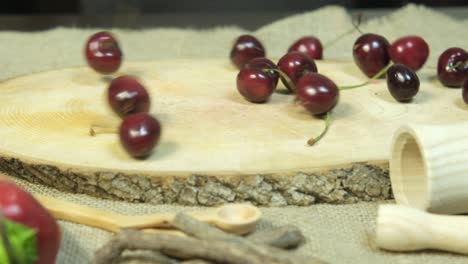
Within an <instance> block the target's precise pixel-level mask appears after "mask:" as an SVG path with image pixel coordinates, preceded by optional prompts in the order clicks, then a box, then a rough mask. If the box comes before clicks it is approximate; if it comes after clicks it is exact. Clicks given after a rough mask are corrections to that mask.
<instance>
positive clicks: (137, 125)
mask: <svg viewBox="0 0 468 264" xmlns="http://www.w3.org/2000/svg"><path fill="white" fill-rule="evenodd" d="M160 135H161V125H160V124H159V122H158V120H157V119H155V118H154V117H152V116H151V115H149V114H147V113H138V114H134V115H129V116H127V117H125V118H124V120H123V121H122V123H121V125H120V128H119V136H120V143H121V144H122V146H123V147H124V149H125V150H126V151H127V152H128V153H129V154H130V155H131V156H132V157H134V158H145V157H147V156H149V155H150V154H151V152H152V150H153V148H154V147H155V146H156V144H157V143H158V141H159V137H160Z"/></svg>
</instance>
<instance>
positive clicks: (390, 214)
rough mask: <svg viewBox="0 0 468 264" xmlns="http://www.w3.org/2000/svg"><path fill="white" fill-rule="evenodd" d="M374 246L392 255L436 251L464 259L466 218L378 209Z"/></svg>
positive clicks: (405, 209) (466, 251)
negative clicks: (406, 252)
mask: <svg viewBox="0 0 468 264" xmlns="http://www.w3.org/2000/svg"><path fill="white" fill-rule="evenodd" d="M376 244H377V246H379V247H381V248H383V249H387V250H392V251H413V250H422V249H439V250H444V251H451V252H456V253H460V254H467V255H468V217H467V216H445V215H434V214H429V213H426V212H424V211H421V210H418V209H413V208H409V207H405V206H398V205H382V206H380V208H379V216H378V219H377V232H376Z"/></svg>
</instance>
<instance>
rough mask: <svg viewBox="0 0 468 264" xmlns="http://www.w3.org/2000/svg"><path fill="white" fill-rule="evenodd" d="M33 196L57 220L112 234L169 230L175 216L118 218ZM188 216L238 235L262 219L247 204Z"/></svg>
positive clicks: (157, 215)
mask: <svg viewBox="0 0 468 264" xmlns="http://www.w3.org/2000/svg"><path fill="white" fill-rule="evenodd" d="M35 197H36V199H37V200H38V201H39V202H40V203H41V204H42V205H43V206H44V207H45V208H47V209H48V210H49V211H50V212H51V213H52V214H53V215H54V217H56V218H57V219H60V220H65V221H70V222H74V223H79V224H84V225H88V226H93V227H97V228H101V229H104V230H108V231H111V232H118V231H120V230H121V229H124V228H136V229H147V228H156V227H172V225H171V223H172V220H173V219H174V217H175V214H151V215H139V216H132V215H121V214H117V213H112V212H107V211H101V210H97V209H94V208H89V207H85V206H81V205H78V204H76V203H71V202H65V201H61V200H58V199H54V198H51V197H47V196H42V195H35ZM187 213H188V214H189V215H191V216H193V217H195V218H196V219H198V220H200V221H203V222H207V223H211V224H214V225H216V226H217V227H219V228H220V229H222V230H224V231H227V232H230V233H234V234H239V235H242V234H246V233H249V232H251V231H253V230H254V229H255V227H256V225H257V223H258V221H259V220H260V217H261V212H260V210H259V209H258V208H257V207H255V206H253V205H250V204H226V205H223V206H221V207H219V208H211V209H207V210H202V211H192V212H187Z"/></svg>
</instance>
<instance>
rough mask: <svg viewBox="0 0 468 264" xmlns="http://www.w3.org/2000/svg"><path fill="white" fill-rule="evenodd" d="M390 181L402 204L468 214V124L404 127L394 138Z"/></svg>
mask: <svg viewBox="0 0 468 264" xmlns="http://www.w3.org/2000/svg"><path fill="white" fill-rule="evenodd" d="M390 180H391V183H392V188H393V193H394V196H395V200H396V201H397V203H399V204H403V205H407V206H410V207H414V208H418V209H422V210H425V211H430V212H433V213H439V214H460V213H468V123H459V124H455V125H443V126H428V125H407V126H403V127H401V128H400V129H399V130H398V131H397V132H396V134H395V136H394V139H393V144H392V149H391V158H390Z"/></svg>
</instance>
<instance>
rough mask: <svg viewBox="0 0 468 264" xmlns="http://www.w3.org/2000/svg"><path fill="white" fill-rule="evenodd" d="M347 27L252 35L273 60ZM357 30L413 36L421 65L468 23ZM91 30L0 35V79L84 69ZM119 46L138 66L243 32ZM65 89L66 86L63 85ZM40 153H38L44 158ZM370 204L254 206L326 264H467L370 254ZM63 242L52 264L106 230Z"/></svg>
mask: <svg viewBox="0 0 468 264" xmlns="http://www.w3.org/2000/svg"><path fill="white" fill-rule="evenodd" d="M351 27H352V25H351V18H350V16H349V15H348V14H347V13H346V11H345V10H343V9H342V8H339V7H326V8H322V9H319V10H316V11H314V12H310V13H304V14H299V15H296V16H291V17H288V18H286V19H282V20H280V21H277V22H275V23H272V24H270V25H267V26H264V27H262V28H260V29H258V30H257V31H255V32H253V33H254V34H255V35H256V36H258V37H259V38H260V39H261V40H262V41H263V42H264V44H265V46H266V48H267V52H268V55H269V56H272V57H279V56H281V55H282V54H283V53H284V52H285V50H286V49H287V47H288V45H289V44H290V43H291V42H292V41H293V40H294V39H296V38H298V37H300V36H303V35H308V34H314V35H316V36H318V37H319V38H320V39H322V41H323V42H325V43H327V42H328V41H331V40H332V39H334V38H335V37H336V36H337V35H339V34H341V33H343V32H346V31H348V30H349V29H350V28H351ZM361 28H362V30H363V31H365V32H376V33H379V34H382V35H385V36H386V37H387V38H388V39H389V40H390V41H393V40H395V39H396V38H397V37H399V36H403V35H408V34H418V35H421V36H423V37H424V38H425V39H426V41H427V42H428V43H429V44H430V47H431V55H430V57H429V61H428V65H431V66H434V65H435V63H436V61H437V56H438V54H440V53H441V52H442V51H443V50H444V49H446V48H448V47H451V46H460V47H464V48H468V47H467V36H468V19H467V20H464V21H456V20H453V19H452V18H450V17H448V16H445V15H443V14H440V13H437V12H435V11H434V10H431V9H429V8H426V7H421V6H415V5H409V6H407V7H405V8H402V9H400V10H398V11H396V12H394V13H392V14H390V15H388V16H385V17H381V18H378V19H375V20H371V21H367V22H366V23H365V24H364V25H362V26H361ZM95 31H96V29H78V28H57V29H54V30H50V31H45V32H34V33H30V32H26V33H19V32H0V54H1V56H0V79H5V78H10V77H13V76H17V75H20V74H27V73H31V72H35V71H41V70H46V69H53V68H61V67H67V66H75V65H84V64H85V62H84V60H83V57H82V56H83V54H82V49H83V43H84V41H85V40H86V38H87V37H88V36H89V35H90V34H91V33H93V32H95ZM112 31H113V32H114V33H115V34H116V35H117V36H118V38H119V40H120V42H121V45H122V47H123V49H124V53H125V59H126V60H130V61H138V60H140V61H143V60H155V59H169V58H202V57H220V58H226V59H227V58H228V55H227V54H228V52H229V49H230V46H231V44H232V40H233V39H234V38H235V37H236V36H237V35H239V34H241V33H246V31H245V30H243V29H240V28H237V27H223V28H214V29H210V30H202V31H198V30H190V29H169V28H159V29H149V30H119V29H112ZM357 36H358V33H354V34H351V35H348V36H347V37H345V38H342V39H340V40H339V41H338V42H337V43H335V45H333V46H331V47H330V48H328V49H326V50H325V55H324V56H325V58H326V59H335V60H336V59H338V60H351V59H352V54H351V47H352V44H353V43H354V40H355V39H356V37H357ZM64 89H66V87H64ZM45 155H46V153H45ZM18 182H19V183H20V184H21V185H22V186H24V187H26V188H27V189H28V190H29V191H31V192H33V193H41V194H46V195H51V196H53V197H58V198H61V199H66V200H70V201H74V202H79V203H82V204H85V205H89V206H92V207H96V208H101V209H103V210H113V211H116V212H120V213H124V214H144V213H150V212H177V211H181V210H185V209H188V208H187V207H182V206H171V205H158V206H155V205H144V204H130V203H125V202H113V201H106V200H100V199H96V198H92V197H88V196H85V195H76V194H68V193H62V192H59V191H57V190H54V189H51V188H48V187H43V186H38V185H34V184H31V183H28V182H25V181H23V180H18ZM377 207H378V204H376V203H360V204H353V205H324V204H322V205H314V206H310V207H283V208H262V211H263V213H264V215H265V217H264V220H263V221H262V222H261V224H260V228H268V227H271V226H279V225H285V224H293V225H297V226H299V227H300V228H301V229H302V230H303V232H304V234H305V235H306V237H307V239H308V242H307V244H306V245H305V246H304V247H302V248H301V249H300V252H302V253H312V254H314V255H317V256H320V257H321V258H323V259H324V260H327V261H329V262H331V263H426V264H430V263H468V258H467V257H463V256H460V255H454V254H448V253H440V252H429V251H426V252H422V253H412V254H400V253H389V252H383V251H380V250H377V249H374V248H373V247H372V246H371V245H370V244H369V239H368V235H369V234H372V231H373V229H374V227H375V218H376V214H377ZM61 226H62V228H63V233H64V236H63V242H62V247H61V251H60V254H59V258H58V263H67V264H73V263H87V262H89V261H90V260H91V259H92V256H93V252H94V251H95V250H96V249H97V248H98V247H100V246H101V245H102V244H103V243H105V242H106V241H107V239H108V238H109V237H110V235H111V234H110V233H108V232H105V231H102V230H99V229H95V228H90V227H86V226H82V225H77V224H72V223H66V222H61Z"/></svg>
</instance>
